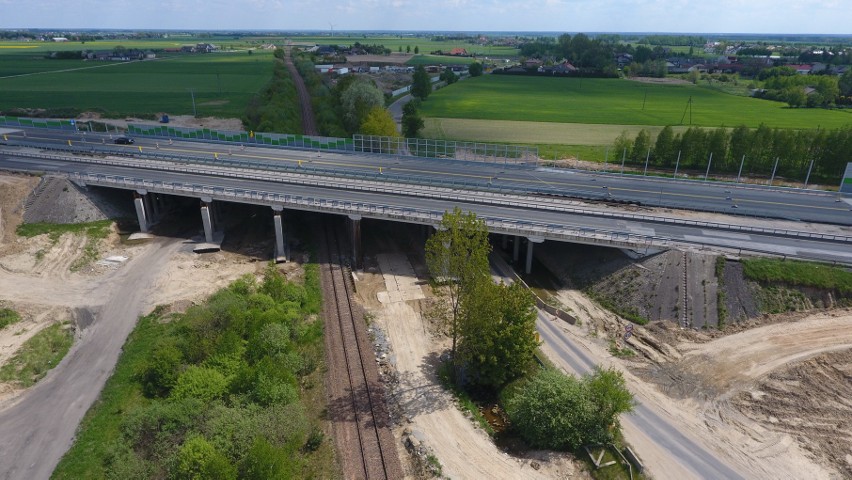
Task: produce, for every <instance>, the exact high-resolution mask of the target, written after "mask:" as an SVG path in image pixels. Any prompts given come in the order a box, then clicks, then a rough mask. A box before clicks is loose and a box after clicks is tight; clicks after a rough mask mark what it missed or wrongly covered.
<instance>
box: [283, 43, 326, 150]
mask: <svg viewBox="0 0 852 480" xmlns="http://www.w3.org/2000/svg"><path fill="white" fill-rule="evenodd" d="M284 52H285V54H286V55H285V57H284V64H285V65H287V70H289V71H290V76H291V77H293V83H295V84H296V93H298V94H299V104H300V105H301V107H302V130H303V131H304V134H305V135H319V130H318V129H317V121H316V119H315V118H314V107H313V105H312V104H311V94H310V93H309V92H308V87H306V86H305V80H304V79H302V76H301V75H299V71H298V70H296V66H295V65H293V55H292V49H291V48H290V47H287V48H285V49H284Z"/></svg>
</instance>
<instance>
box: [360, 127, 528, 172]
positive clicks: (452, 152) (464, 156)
mask: <svg viewBox="0 0 852 480" xmlns="http://www.w3.org/2000/svg"><path fill="white" fill-rule="evenodd" d="M352 139H353V141H354V144H355V151H357V152H370V153H384V154H395V155H414V156H417V157H427V158H449V159H456V160H464V161H469V162H485V163H504V164H505V163H512V164H524V165H538V147H528V146H523V145H507V144H500V143H479V142H456V141H450V140H432V139H427V138H402V137H384V136H376V135H361V134H355V135H353V136H352Z"/></svg>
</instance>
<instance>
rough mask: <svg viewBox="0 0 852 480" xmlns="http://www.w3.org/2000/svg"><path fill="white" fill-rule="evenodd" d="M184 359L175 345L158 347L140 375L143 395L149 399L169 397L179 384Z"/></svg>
mask: <svg viewBox="0 0 852 480" xmlns="http://www.w3.org/2000/svg"><path fill="white" fill-rule="evenodd" d="M182 359H183V355H182V354H181V352H180V350H178V348H177V347H176V346H175V345H174V344H173V343H168V344H161V345H158V346H157V348H155V349H154V350H153V352H152V353H151V358H150V360H149V361H148V363H147V365H146V367H145V369H144V371H143V372H142V373H141V375H140V377H141V378H140V383H141V384H142V391H143V393H144V394H145V395H146V396H148V397H165V396H168V394H169V392H170V391H171V390H172V388H174V386H175V383H177V379H178V376H179V375H180V367H181V361H182Z"/></svg>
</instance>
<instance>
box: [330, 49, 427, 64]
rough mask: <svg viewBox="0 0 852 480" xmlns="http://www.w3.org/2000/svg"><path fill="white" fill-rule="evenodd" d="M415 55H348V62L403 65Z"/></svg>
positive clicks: (394, 53) (397, 53)
mask: <svg viewBox="0 0 852 480" xmlns="http://www.w3.org/2000/svg"><path fill="white" fill-rule="evenodd" d="M413 56H414V55H412V54H410V53H399V52H393V53H391V54H390V55H348V56H347V57H346V61H347V62H349V63H352V64H367V63H372V64H376V63H384V64H389V65H403V64H405V62H407V61H409V60H411V57H413Z"/></svg>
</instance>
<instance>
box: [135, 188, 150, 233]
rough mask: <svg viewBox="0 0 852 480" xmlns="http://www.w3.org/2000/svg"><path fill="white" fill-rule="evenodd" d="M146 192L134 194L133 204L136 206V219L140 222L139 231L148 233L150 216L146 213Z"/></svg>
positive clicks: (139, 191)
mask: <svg viewBox="0 0 852 480" xmlns="http://www.w3.org/2000/svg"><path fill="white" fill-rule="evenodd" d="M145 193H147V192H145V191H144V190H137V191H136V192H134V193H133V204H134V205H135V206H136V218H137V220H139V231H140V232H142V233H148V215H147V212H145V196H146V195H145Z"/></svg>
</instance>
